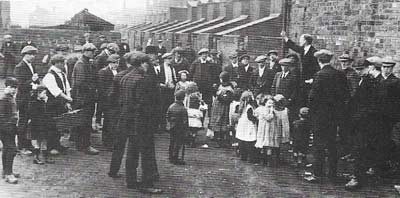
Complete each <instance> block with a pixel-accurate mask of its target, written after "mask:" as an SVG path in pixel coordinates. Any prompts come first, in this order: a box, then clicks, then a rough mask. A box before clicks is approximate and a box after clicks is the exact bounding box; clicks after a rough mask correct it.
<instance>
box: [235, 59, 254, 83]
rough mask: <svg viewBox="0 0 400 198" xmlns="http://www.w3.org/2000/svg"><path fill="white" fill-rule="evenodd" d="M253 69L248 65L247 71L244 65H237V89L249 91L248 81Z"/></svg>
mask: <svg viewBox="0 0 400 198" xmlns="http://www.w3.org/2000/svg"><path fill="white" fill-rule="evenodd" d="M253 71H254V68H253V67H252V66H250V65H249V68H248V69H247V72H246V68H245V65H243V64H240V63H239V68H238V73H239V78H238V82H237V83H238V87H239V88H242V89H250V88H251V86H250V79H251V76H252V75H253Z"/></svg>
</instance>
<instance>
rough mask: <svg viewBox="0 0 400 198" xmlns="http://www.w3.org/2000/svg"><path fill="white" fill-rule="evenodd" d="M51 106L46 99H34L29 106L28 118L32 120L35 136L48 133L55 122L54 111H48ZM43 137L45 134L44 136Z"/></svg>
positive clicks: (32, 130) (31, 125) (31, 124)
mask: <svg viewBox="0 0 400 198" xmlns="http://www.w3.org/2000/svg"><path fill="white" fill-rule="evenodd" d="M49 108H50V107H49V106H48V105H47V104H46V102H45V101H42V100H38V99H32V100H31V101H30V102H29V106H28V119H30V120H31V123H30V127H31V132H32V135H33V136H34V138H38V137H39V136H38V135H39V134H46V133H47V132H49V130H50V129H51V124H53V123H54V122H53V118H52V116H53V115H52V113H51V112H49V111H48V109H49ZM42 138H43V136H42Z"/></svg>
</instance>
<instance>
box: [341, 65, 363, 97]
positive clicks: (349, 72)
mask: <svg viewBox="0 0 400 198" xmlns="http://www.w3.org/2000/svg"><path fill="white" fill-rule="evenodd" d="M343 72H344V74H345V75H346V78H347V86H348V88H349V91H350V97H353V96H354V94H355V93H356V89H357V87H358V84H359V83H360V80H361V77H360V75H358V73H357V72H356V71H355V70H354V69H353V68H346V69H345V70H343Z"/></svg>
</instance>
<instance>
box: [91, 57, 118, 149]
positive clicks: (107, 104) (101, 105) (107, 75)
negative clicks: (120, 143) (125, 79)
mask: <svg viewBox="0 0 400 198" xmlns="http://www.w3.org/2000/svg"><path fill="white" fill-rule="evenodd" d="M119 60H120V56H119V55H118V54H111V55H110V56H109V57H108V58H107V63H108V64H107V66H106V67H105V68H103V69H101V70H100V71H99V72H98V74H97V96H98V100H97V110H98V111H99V110H100V109H101V111H100V112H102V113H104V120H103V123H104V126H103V130H102V141H103V145H104V146H105V147H107V148H111V147H112V143H113V134H112V132H113V131H112V128H111V127H112V124H111V121H112V117H110V115H112V112H111V111H112V110H113V107H112V105H111V101H112V100H114V98H109V97H108V94H109V93H110V92H111V89H112V83H113V78H114V76H115V75H117V73H118V65H119ZM97 116H100V118H101V115H100V114H99V115H96V119H97ZM99 121H101V120H99Z"/></svg>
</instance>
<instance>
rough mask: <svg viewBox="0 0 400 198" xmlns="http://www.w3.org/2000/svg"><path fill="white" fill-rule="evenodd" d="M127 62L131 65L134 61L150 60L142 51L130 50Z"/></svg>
mask: <svg viewBox="0 0 400 198" xmlns="http://www.w3.org/2000/svg"><path fill="white" fill-rule="evenodd" d="M129 54H130V55H129V57H128V62H129V63H130V64H131V65H133V63H134V62H145V61H150V56H149V55H147V54H145V53H143V52H130V53H129Z"/></svg>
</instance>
